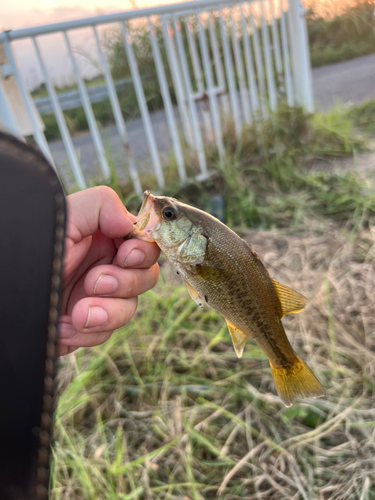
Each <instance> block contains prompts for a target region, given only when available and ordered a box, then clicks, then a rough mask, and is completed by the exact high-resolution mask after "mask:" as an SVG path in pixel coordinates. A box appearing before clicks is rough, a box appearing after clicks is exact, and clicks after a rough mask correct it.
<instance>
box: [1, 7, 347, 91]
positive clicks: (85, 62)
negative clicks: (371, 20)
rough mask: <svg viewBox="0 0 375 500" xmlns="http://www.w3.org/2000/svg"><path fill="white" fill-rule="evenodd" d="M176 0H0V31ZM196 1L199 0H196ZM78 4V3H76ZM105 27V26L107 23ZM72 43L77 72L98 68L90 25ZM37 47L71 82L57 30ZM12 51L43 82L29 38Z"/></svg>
mask: <svg viewBox="0 0 375 500" xmlns="http://www.w3.org/2000/svg"><path fill="white" fill-rule="evenodd" d="M178 1H179V0H79V1H77V0H0V31H5V30H15V29H21V28H26V27H31V26H38V25H42V24H50V23H56V22H59V21H68V20H72V19H78V18H84V17H91V16H96V15H99V14H109V13H112V12H118V11H121V10H122V11H124V10H133V9H134V8H144V7H151V6H155V5H162V4H168V3H175V2H178ZM197 1H199V0H197ZM303 1H304V3H305V4H306V3H307V4H308V3H311V2H314V3H317V2H318V3H323V4H324V5H325V6H327V5H329V6H330V7H331V6H332V7H333V6H334V5H335V4H340V5H342V4H343V3H346V2H349V1H351V0H303ZM78 4H79V5H78ZM107 28H108V26H107ZM69 38H70V40H71V44H72V47H73V48H74V49H75V50H76V53H81V54H82V53H84V54H85V56H82V55H78V56H77V58H78V61H79V65H80V69H81V73H82V75H83V76H84V77H85V78H92V77H94V76H96V75H97V74H98V72H99V70H98V65H97V64H96V61H97V51H96V47H95V42H94V38H93V34H92V30H91V29H90V28H86V29H81V30H73V31H70V32H69ZM38 40H39V43H40V49H41V52H42V55H43V58H44V61H45V63H46V66H47V69H48V72H49V74H50V76H51V78H52V80H53V82H54V83H55V84H57V85H58V86H64V85H69V84H72V83H73V82H74V76H73V69H72V67H71V65H70V61H69V56H68V51H67V48H66V45H65V42H64V40H63V37H62V35H61V34H53V35H45V36H42V37H39V39H38ZM12 47H13V51H14V54H15V57H16V60H17V62H18V66H19V68H20V71H21V75H22V78H23V80H24V82H25V83H26V86H27V88H28V89H29V90H31V89H33V88H35V87H37V86H38V85H40V84H41V83H42V82H43V77H42V74H41V70H40V68H39V64H38V61H37V58H36V54H35V50H34V47H33V45H32V43H31V40H19V41H15V42H12Z"/></svg>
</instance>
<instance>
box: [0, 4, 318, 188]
mask: <svg viewBox="0 0 375 500" xmlns="http://www.w3.org/2000/svg"><path fill="white" fill-rule="evenodd" d="M303 13H304V11H303V8H302V6H301V3H300V0H261V1H255V0H253V1H250V2H238V1H234V0H233V1H231V0H225V1H224V0H215V1H212V0H203V1H202V0H200V1H199V2H186V3H180V4H174V5H166V6H160V7H154V8H146V9H140V10H134V11H128V12H121V13H117V14H109V15H102V16H97V17H91V18H86V19H78V20H75V21H69V22H63V23H57V24H53V25H46V26H38V27H33V28H26V29H23V30H16V31H10V32H7V33H0V44H2V45H3V47H4V50H5V54H6V57H7V60H8V63H7V74H9V75H13V76H14V78H15V81H16V83H17V86H18V89H19V93H20V96H21V97H20V98H21V99H22V103H23V105H24V107H25V108H26V111H27V113H28V116H29V118H30V121H31V123H32V127H33V131H34V132H33V135H34V139H35V142H36V143H37V144H38V146H39V147H40V149H41V150H42V151H43V153H44V154H45V155H46V156H47V157H48V158H49V159H50V160H51V161H53V162H54V163H55V165H56V168H57V169H58V170H59V171H60V173H62V171H63V170H64V168H65V170H64V172H65V174H64V175H65V176H66V175H69V174H67V173H66V171H67V170H66V168H67V167H66V165H67V164H69V169H70V172H71V174H72V177H73V179H72V180H73V182H74V183H75V184H76V185H77V186H78V187H79V188H84V187H85V186H86V184H87V182H88V178H89V177H95V176H96V175H97V174H96V170H95V168H96V166H98V168H99V171H100V176H101V179H102V180H104V181H108V180H109V179H110V177H111V175H113V171H114V170H117V171H118V170H119V169H120V170H124V167H126V171H127V174H128V177H129V178H130V180H131V182H132V183H133V186H134V190H135V192H136V193H137V194H138V195H140V194H141V193H142V190H143V188H146V187H148V186H143V185H142V182H141V177H142V178H143V175H145V176H146V178H147V176H149V175H150V174H151V172H150V169H151V171H152V172H153V175H154V177H155V179H156V182H157V185H158V187H159V189H163V188H164V186H165V183H166V180H165V167H166V166H167V165H170V164H173V165H175V167H176V171H177V172H178V176H179V178H180V180H181V181H182V182H184V181H185V180H186V179H187V177H188V176H190V175H195V176H196V177H197V178H198V179H204V178H206V177H207V176H208V175H209V172H208V169H207V159H206V145H207V146H208V145H209V146H210V147H211V148H212V147H215V148H216V149H217V151H218V155H219V157H220V158H224V156H225V150H224V143H223V133H224V131H225V129H226V128H227V127H228V126H231V124H232V123H233V124H234V130H235V133H236V135H237V137H240V136H241V133H242V131H243V128H244V126H246V125H248V124H251V123H253V122H256V121H257V120H261V119H262V118H264V117H267V116H268V115H269V114H270V113H272V112H274V111H276V110H277V107H278V105H279V103H280V102H281V101H285V102H287V104H288V105H289V106H293V105H300V106H303V107H304V108H305V109H306V110H308V111H312V106H313V101H312V89H311V69H310V61H309V53H308V46H307V36H306V25H305V20H304V17H303ZM83 28H86V29H87V30H89V33H90V37H91V39H92V40H93V44H94V47H95V57H94V56H93V58H94V59H95V64H96V66H97V67H98V72H99V75H100V83H98V84H97V85H94V84H92V83H90V85H87V82H86V81H85V78H84V77H83V73H82V64H81V63H82V56H80V53H79V51H78V50H76V47H75V45H74V44H73V42H72V34H73V33H74V30H79V29H83ZM56 33H57V34H60V35H61V43H62V44H63V45H64V47H65V50H66V51H67V54H68V62H69V64H70V66H71V68H72V71H73V74H74V79H75V86H76V88H73V89H71V90H69V91H66V92H60V93H58V92H57V91H56V87H55V85H54V83H53V80H52V76H51V70H50V68H49V67H48V65H47V63H46V61H45V60H44V57H43V51H44V50H46V49H45V48H44V47H43V38H44V36H45V35H51V34H56ZM23 39H29V40H31V42H32V44H33V45H32V46H33V48H34V53H35V56H36V61H37V64H38V68H39V71H40V73H41V75H42V77H43V82H44V86H45V89H46V91H47V93H48V95H47V96H43V97H38V98H35V101H34V102H35V104H36V108H37V110H38V111H39V113H40V114H42V115H53V116H54V117H55V123H56V127H57V128H58V131H59V135H60V137H61V141H62V144H63V146H64V151H65V153H63V151H62V150H61V148H60V149H59V144H58V143H56V141H55V142H51V141H49V142H47V140H46V138H45V135H44V134H43V131H42V130H41V129H40V126H39V125H38V120H37V117H36V112H37V111H36V108H35V107H33V106H32V105H31V99H30V95H29V93H28V91H27V90H26V88H25V85H24V83H23V81H22V78H21V75H20V71H19V67H18V64H17V61H16V57H15V52H14V47H13V44H16V43H17V41H18V40H23ZM93 64H94V63H93ZM3 74H4V71H3ZM103 81H104V83H101V82H103ZM0 84H1V77H0ZM73 87H74V86H73ZM2 89H3V86H2V85H0V118H1V119H2V121H3V123H5V125H7V123H8V127H9V129H10V128H12V130H13V129H14V127H15V121H14V116H13V115H12V103H11V102H9V99H8V100H7V96H6V94H5V93H4V91H3V90H2ZM98 103H102V104H103V106H102V108H101V110H98V108H96V107H95V106H96V105H97V104H98ZM76 108H80V109H82V117H83V118H82V119H83V120H84V121H85V122H86V123H87V127H88V130H89V132H88V133H89V136H88V135H87V134H88V133H86V134H83V135H82V134H81V135H78V136H77V137H75V136H73V137H72V135H71V130H72V129H74V118H72V115H70V114H67V112H69V110H73V109H76ZM103 110H104V111H103ZM64 111H65V113H64ZM104 112H105V116H106V118H105V120H106V121H107V122H108V121H109V122H112V123H113V124H114V126H112V127H103V126H102V125H101V121H102V118H101V116H98V115H100V113H104ZM109 115H110V119H108V116H109ZM75 119H76V120H77V118H75ZM46 123H47V122H46ZM46 132H48V133H49V130H48V128H47V130H46ZM90 140H91V146H87V145H85V142H87V141H88V142H90ZM114 144H115V145H114ZM87 147H90V154H89V155H88V154H87V151H89V150H88V149H85V148H87ZM116 147H117V151H116ZM118 148H120V149H119V150H118ZM140 150H142V151H145V150H148V158H149V161H148V162H147V161H145V160H144V158H143V157H142V158H141V156H142V155H140ZM88 156H89V157H90V161H89V163H90V165H91V167H90V168H83V164H84V162H85V161H88V160H87V157H88ZM143 156H144V155H143ZM187 156H189V157H190V158H192V157H193V158H195V160H194V162H193V163H195V164H196V166H197V170H195V171H194V172H190V171H189V172H188V171H187V170H188V169H187V166H186V157H187ZM64 158H65V159H64ZM66 160H67V161H66ZM90 165H89V166H90ZM86 166H87V165H86ZM100 176H99V178H98V179H96V181H100ZM146 182H147V181H146Z"/></svg>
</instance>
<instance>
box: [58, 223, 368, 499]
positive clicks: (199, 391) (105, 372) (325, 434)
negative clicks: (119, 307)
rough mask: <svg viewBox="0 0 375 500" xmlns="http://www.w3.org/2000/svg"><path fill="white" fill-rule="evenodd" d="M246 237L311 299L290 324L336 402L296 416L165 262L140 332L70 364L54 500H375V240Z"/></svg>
mask: <svg viewBox="0 0 375 500" xmlns="http://www.w3.org/2000/svg"><path fill="white" fill-rule="evenodd" d="M244 236H245V237H246V238H247V239H248V240H249V241H250V242H251V243H252V245H253V246H254V247H255V249H256V250H257V251H258V252H259V254H260V255H261V256H262V259H263V260H264V262H265V264H266V266H267V268H268V269H269V271H270V274H271V276H273V277H275V278H277V279H279V280H280V281H281V282H283V283H285V284H288V285H290V286H293V287H294V288H295V289H297V290H299V291H300V292H302V293H304V294H305V295H306V296H307V298H308V299H309V303H308V306H307V307H306V309H305V311H304V312H302V313H300V314H299V315H295V316H294V315H292V317H287V318H285V320H284V323H285V327H286V331H287V333H288V335H289V338H290V339H291V342H292V344H293V346H294V348H295V349H296V351H297V352H298V354H299V355H300V356H302V357H303V359H305V360H306V361H307V362H308V363H309V365H310V366H311V367H312V368H313V370H314V372H315V373H316V375H317V376H318V377H319V378H320V380H321V381H322V383H323V384H324V385H325V387H326V389H327V394H326V397H325V398H324V399H321V400H314V401H306V402H303V403H298V404H295V405H294V406H292V407H291V408H285V407H284V406H283V404H282V403H281V402H280V400H279V398H278V397H277V396H276V393H275V389H274V386H273V383H272V380H271V376H270V370H269V367H268V363H267V361H266V359H265V356H264V355H263V353H262V352H261V351H260V350H259V349H258V348H257V347H256V346H255V344H254V343H252V342H251V341H249V342H248V345H247V348H246V350H245V353H244V356H243V358H242V359H240V360H238V359H237V358H236V357H235V354H234V351H233V348H232V346H231V343H230V338H229V334H228V333H227V330H226V326H225V323H224V321H223V319H222V318H221V317H220V316H219V315H218V314H217V313H215V312H214V311H212V310H209V309H208V310H205V311H201V310H200V309H199V308H197V307H196V305H195V304H194V302H193V301H191V299H190V298H189V297H188V294H187V291H186V290H185V288H184V287H182V286H181V285H180V284H179V282H178V281H177V277H176V275H175V273H174V272H173V271H172V270H171V268H170V267H169V265H168V263H166V262H165V261H163V262H162V267H161V270H162V272H161V280H160V282H159V284H158V286H157V288H156V289H154V290H153V291H150V292H148V293H147V294H145V295H144V296H142V297H141V298H140V304H139V309H138V312H137V315H136V317H135V318H134V319H133V321H131V322H130V323H129V324H128V325H127V327H126V328H123V329H121V330H119V331H118V332H116V333H115V334H114V335H113V336H112V338H111V339H110V340H109V341H108V342H106V343H105V344H104V345H102V346H99V347H97V348H94V349H82V350H80V351H78V352H77V353H74V354H72V355H71V356H69V357H68V358H65V359H64V360H63V361H62V363H61V366H60V372H59V405H58V409H57V415H56V429H55V445H54V466H53V474H52V483H51V498H52V499H56V500H57V499H61V498H69V499H74V500H75V499H77V500H78V499H97V498H100V499H138V500H143V499H176V500H177V499H179V500H180V499H209V498H220V499H227V500H235V499H236V500H237V499H241V498H246V499H278V500H279V499H292V498H293V499H316V498H321V499H326V500H328V499H330V500H334V499H337V500H338V499H340V500H346V499H347V500H349V499H350V500H355V499H358V500H360V499H368V500H370V499H373V498H374V494H375V492H374V489H373V484H375V475H374V470H375V468H374V465H375V463H374V461H375V459H374V443H375V440H374V436H375V434H374V432H375V429H374V417H375V413H374V412H375V410H374V409H373V397H374V384H375V379H374V371H373V365H374V358H373V352H374V348H375V345H374V331H375V328H374V327H375V324H374V316H373V309H374V306H375V304H374V297H375V294H374V284H373V276H374V271H375V268H374V264H375V260H374V257H375V255H374V248H375V247H374V233H373V231H372V230H370V231H363V232H362V233H361V234H352V233H348V232H347V231H345V230H343V229H337V227H335V225H333V224H332V223H329V222H327V221H326V224H325V225H322V224H321V223H320V222H319V223H316V221H314V220H312V221H311V224H310V225H309V227H308V228H305V229H304V230H299V231H298V232H295V231H293V230H273V231H258V232H254V231H247V232H246V234H244Z"/></svg>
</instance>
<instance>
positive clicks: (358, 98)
mask: <svg viewBox="0 0 375 500" xmlns="http://www.w3.org/2000/svg"><path fill="white" fill-rule="evenodd" d="M312 79H313V91H314V101H315V107H316V109H321V110H324V109H329V108H331V107H332V106H335V105H338V104H342V105H348V104H349V103H360V102H362V101H365V100H368V99H371V98H375V54H373V55H369V56H364V57H360V58H358V59H353V60H351V61H345V62H342V63H339V64H332V65H329V66H323V67H321V68H316V69H314V70H313V71H312ZM175 115H176V120H178V116H177V112H176V111H175ZM151 121H152V127H153V131H154V135H155V140H156V143H157V146H158V149H159V153H160V156H161V161H163V157H165V156H168V155H169V154H170V152H171V141H170V134H169V130H168V126H167V120H166V116H165V113H164V111H157V112H155V113H152V114H151ZM126 125H127V131H128V136H129V143H130V146H131V150H132V153H133V155H134V158H135V160H136V164H137V167H138V169H139V170H140V171H149V169H150V165H151V163H150V155H149V148H148V143H147V138H146V135H145V132H144V128H143V124H142V120H141V119H140V118H136V119H134V120H132V121H128V122H127V124H126ZM101 136H102V139H103V144H104V147H105V149H106V151H107V152H108V158H109V162H110V164H111V165H113V166H114V167H115V168H116V171H117V172H118V174H119V176H120V178H121V177H123V178H124V179H125V178H126V177H127V174H126V166H125V164H126V162H125V161H124V159H125V152H124V148H123V145H122V143H121V141H120V138H119V136H118V134H117V130H116V127H115V126H109V127H105V128H103V129H102V130H101ZM73 143H74V146H75V148H76V151H77V154H78V157H79V160H80V164H81V167H82V170H83V172H84V175H85V177H86V178H87V179H88V178H89V177H90V176H91V177H94V178H96V179H98V178H100V176H101V174H100V169H99V166H98V161H97V155H96V152H95V148H94V145H93V142H92V139H91V135H90V133H89V132H82V133H80V134H77V135H75V136H74V137H73ZM50 147H51V152H52V155H53V157H54V160H55V163H56V165H57V167H58V170H59V171H60V173H61V175H62V177H63V179H64V180H65V182H66V184H67V185H71V184H72V183H73V176H72V174H71V169H70V166H69V163H68V160H67V157H66V154H65V149H64V146H63V144H62V142H61V141H53V142H51V143H50Z"/></svg>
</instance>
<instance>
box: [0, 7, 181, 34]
mask: <svg viewBox="0 0 375 500" xmlns="http://www.w3.org/2000/svg"><path fill="white" fill-rule="evenodd" d="M174 1H175V0H109V1H106V0H79V2H77V0H0V26H1V29H2V30H9V29H13V30H14V29H19V28H26V27H29V26H37V25H40V24H49V23H55V22H59V21H68V20H71V19H78V18H80V17H89V16H95V15H98V14H108V13H111V12H118V11H122V10H131V9H133V8H134V6H136V7H138V8H142V7H147V6H153V5H161V4H167V3H172V2H174ZM77 4H79V6H77Z"/></svg>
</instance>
